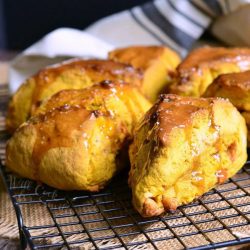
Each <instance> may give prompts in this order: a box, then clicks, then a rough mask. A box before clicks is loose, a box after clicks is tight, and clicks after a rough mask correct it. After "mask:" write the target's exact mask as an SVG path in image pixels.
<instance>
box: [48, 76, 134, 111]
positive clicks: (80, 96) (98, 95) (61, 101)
mask: <svg viewBox="0 0 250 250" xmlns="http://www.w3.org/2000/svg"><path fill="white" fill-rule="evenodd" d="M131 88H135V87H134V86H133V85H132V84H128V83H125V82H123V81H116V82H113V81H109V80H105V81H102V82H100V83H98V84H95V85H93V86H91V87H89V88H86V89H78V90H73V89H69V90H62V91H60V92H58V93H56V94H55V95H53V96H52V97H51V98H50V99H49V100H48V101H47V103H46V104H45V111H46V110H51V109H54V108H56V107H58V106H61V105H77V106H81V107H84V108H86V109H87V110H95V112H99V113H100V112H101V113H105V114H109V115H110V116H113V115H115V114H114V112H115V110H114V111H112V110H108V109H107V107H106V105H105V103H106V100H108V98H110V97H112V96H113V97H117V98H120V99H122V100H123V101H126V99H128V97H129V95H126V94H125V93H126V92H128V91H129V90H131ZM127 106H129V104H128V105H127Z"/></svg>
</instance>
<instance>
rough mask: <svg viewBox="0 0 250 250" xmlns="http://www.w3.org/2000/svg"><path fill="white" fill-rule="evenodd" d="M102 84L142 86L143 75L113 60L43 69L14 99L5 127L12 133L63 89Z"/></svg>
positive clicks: (74, 63)
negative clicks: (116, 83)
mask: <svg viewBox="0 0 250 250" xmlns="http://www.w3.org/2000/svg"><path fill="white" fill-rule="evenodd" d="M103 80H112V81H116V80H123V81H126V82H130V83H133V84H134V85H135V86H140V84H141V80H142V75H141V74H140V72H139V71H138V70H136V69H134V68H133V67H131V66H129V65H125V64H122V63H119V62H114V61H111V60H81V59H74V60H69V61H65V62H64V63H61V64H56V65H54V66H50V67H47V68H45V69H42V70H41V71H40V72H38V73H37V74H36V75H34V76H32V77H31V78H29V79H27V80H26V82H25V83H23V84H22V85H21V86H20V88H19V89H18V90H17V92H16V93H15V94H14V96H13V97H12V99H11V101H10V104H9V109H8V113H7V121H6V126H7V129H8V130H9V131H10V132H14V131H15V129H16V128H17V127H18V126H19V125H20V124H22V123H23V122H25V121H26V120H27V119H28V118H29V117H30V116H31V115H33V114H34V112H35V111H36V109H37V108H38V107H39V105H40V103H41V102H42V101H44V100H46V99H48V98H49V97H51V96H52V95H53V94H55V93H57V92H59V91H60V90H63V89H82V88H86V87H89V86H91V85H93V84H94V83H97V82H100V81H103Z"/></svg>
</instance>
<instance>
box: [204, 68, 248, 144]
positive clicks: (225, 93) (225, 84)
mask: <svg viewBox="0 0 250 250" xmlns="http://www.w3.org/2000/svg"><path fill="white" fill-rule="evenodd" d="M203 96H205V97H224V98H228V99H229V100H230V102H232V104H233V105H234V106H235V107H236V108H237V109H238V110H239V111H240V112H242V115H243V117H244V118H245V120H246V123H247V127H248V147H249V146H250V71H245V72H240V73H230V74H224V75H220V76H218V77H217V78H216V79H215V80H214V81H213V83H212V84H211V85H210V86H209V87H208V88H207V90H206V92H205V93H204V95H203Z"/></svg>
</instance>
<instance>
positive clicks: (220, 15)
mask: <svg viewBox="0 0 250 250" xmlns="http://www.w3.org/2000/svg"><path fill="white" fill-rule="evenodd" d="M247 3H250V0H154V1H150V2H148V3H146V4H143V5H141V6H137V7H134V8H132V9H130V10H126V11H122V12H120V13H117V14H114V15H111V16H108V17H106V18H103V19H101V20H99V21H97V22H96V23H94V24H93V25H91V26H90V27H88V28H87V29H85V30H84V31H80V30H75V29H69V28H60V29H57V30H55V31H53V32H51V33H49V34H48V35H46V36H45V37H44V38H43V39H41V40H40V41H38V42H37V43H35V44H34V45H32V46H31V47H29V48H28V49H26V50H25V51H24V52H23V53H21V54H20V55H19V56H18V57H17V58H16V59H15V60H14V61H13V62H12V65H11V70H10V91H11V92H13V91H15V90H16V89H17V88H18V86H19V85H20V83H22V82H23V81H24V79H25V78H27V77H28V76H30V75H32V74H34V73H35V72H36V71H37V70H38V69H40V68H42V67H44V66H46V65H48V64H52V63H55V62H59V61H62V60H63V59H66V58H69V57H88V58H90V57H95V58H96V57H99V58H105V57H106V55H107V52H108V51H110V50H111V49H113V48H114V47H122V46H129V45H138V44H140V45H149V44H150V45H152V44H157V45H159V44H164V45H166V46H169V47H170V48H172V49H174V50H175V51H177V52H178V53H179V54H180V55H181V56H183V57H184V56H185V55H186V53H187V52H188V51H189V50H190V49H191V48H192V47H193V45H194V43H195V42H196V41H197V40H198V39H199V38H200V37H201V35H202V34H203V33H204V31H205V30H207V29H210V30H211V31H212V33H213V34H214V35H215V36H216V37H218V38H219V39H220V40H222V41H223V42H225V43H227V44H232V45H239V46H241V45H250V29H249V28H247V24H250V19H249V18H250V4H249V5H247ZM242 13H243V14H242ZM217 24H218V25H217ZM224 24H226V25H224ZM218 26H219V28H218ZM245 27H246V28H245Z"/></svg>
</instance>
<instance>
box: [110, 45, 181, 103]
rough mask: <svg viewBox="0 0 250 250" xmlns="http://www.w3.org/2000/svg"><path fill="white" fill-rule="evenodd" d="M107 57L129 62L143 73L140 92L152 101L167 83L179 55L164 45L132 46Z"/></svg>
mask: <svg viewBox="0 0 250 250" xmlns="http://www.w3.org/2000/svg"><path fill="white" fill-rule="evenodd" d="M109 58H110V59H112V60H114V61H117V62H121V63H127V64H131V65H132V66H133V67H134V68H136V69H140V70H141V72H142V74H143V82H142V85H141V91H142V93H143V94H144V95H145V96H146V97H147V98H148V99H149V100H150V101H151V102H154V101H155V100H156V99H157V97H158V94H159V93H160V92H161V91H162V90H163V89H164V88H165V87H166V86H167V85H168V84H169V82H170V75H171V74H172V72H173V71H174V70H175V68H176V66H177V65H178V64H179V63H180V57H179V56H178V54H176V53H175V52H174V51H173V50H171V49H169V48H167V47H164V46H134V47H133V46H132V47H127V48H120V49H116V50H114V51H111V52H110V53H109Z"/></svg>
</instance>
